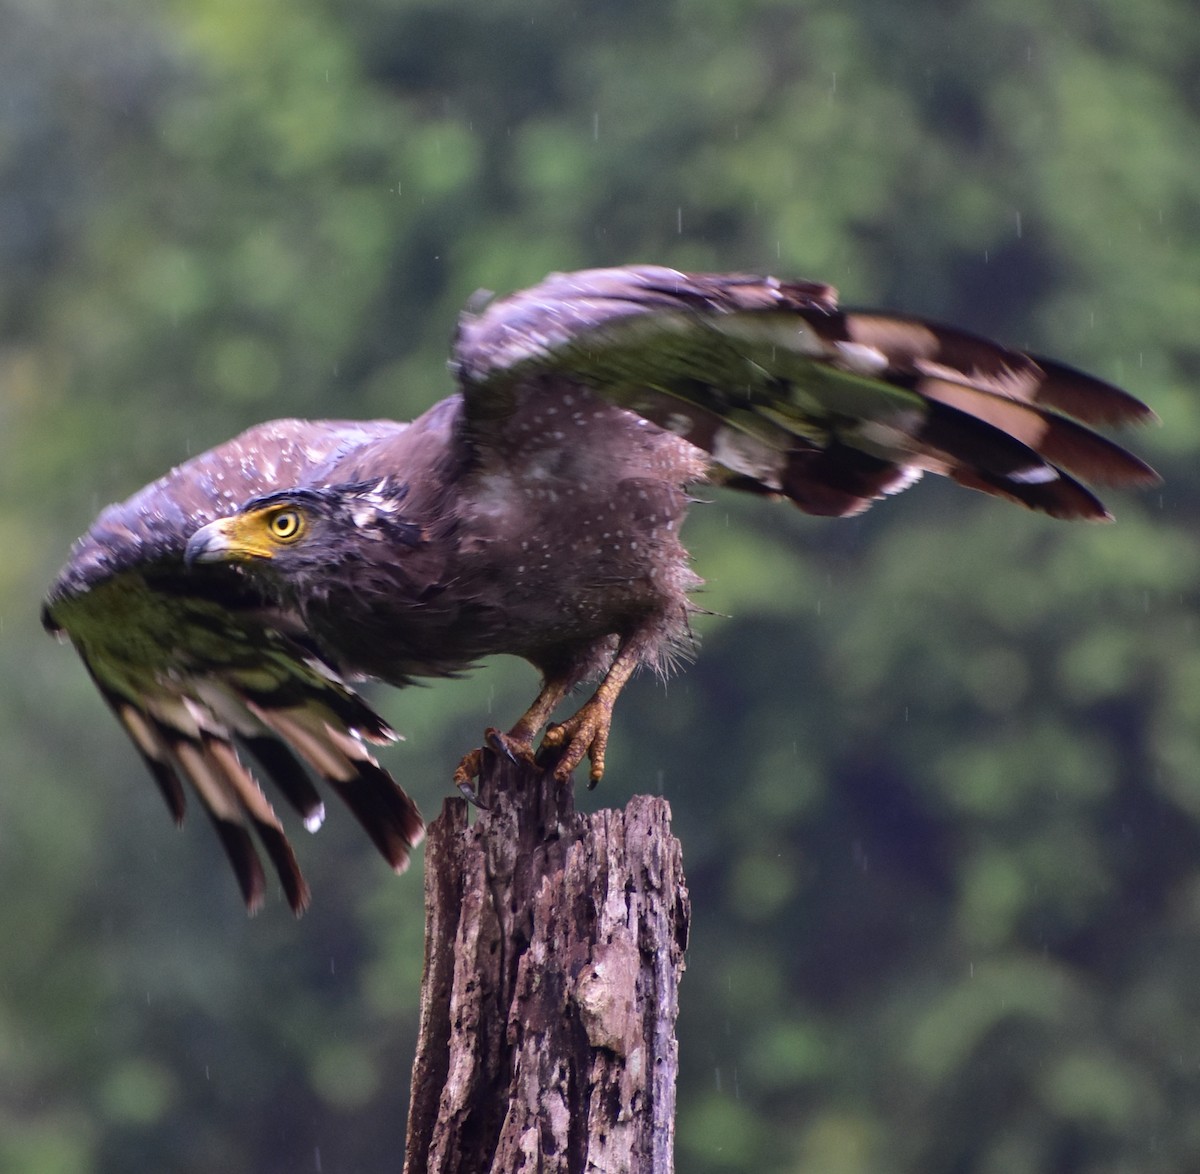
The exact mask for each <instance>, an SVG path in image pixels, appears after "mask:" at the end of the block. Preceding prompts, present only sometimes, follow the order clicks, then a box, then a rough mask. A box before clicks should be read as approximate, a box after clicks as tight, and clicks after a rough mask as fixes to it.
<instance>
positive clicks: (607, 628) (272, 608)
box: [44, 266, 1156, 912]
mask: <svg viewBox="0 0 1200 1174" xmlns="http://www.w3.org/2000/svg"><path fill="white" fill-rule="evenodd" d="M452 370H453V372H454V375H455V376H456V378H457V381H458V389H457V391H456V392H455V393H454V394H453V395H451V396H450V398H448V399H445V400H443V401H442V402H441V403H438V404H435V405H434V406H433V407H431V408H430V409H429V410H428V411H427V412H426V413H425V414H424V415H422V416H420V417H419V418H418V419H416V420H414V421H413V422H412V423H411V424H402V423H396V422H393V421H390V420H371V421H362V422H350V421H341V420H314V421H308V420H276V421H273V422H271V423H266V424H260V425H258V426H257V427H254V428H251V429H250V430H249V431H247V432H244V433H243V434H242V435H241V436H238V437H236V438H235V439H233V440H230V441H228V442H227V443H225V444H222V445H219V446H218V447H216V448H214V449H212V450H210V451H209V452H206V453H203V454H201V455H200V456H197V457H194V458H192V459H191V460H189V461H186V462H185V463H183V464H182V465H180V466H179V467H178V468H176V469H173V470H172V471H171V472H170V473H168V474H167V475H166V476H165V477H163V478H161V479H160V480H158V481H155V482H154V483H153V484H152V485H148V486H146V487H145V488H144V489H142V490H141V491H140V492H138V493H135V494H134V495H133V496H132V497H131V498H129V500H128V501H125V502H122V503H120V504H118V505H112V506H109V507H108V508H107V509H105V510H104V511H103V512H102V513H101V514H100V516H99V517H98V518H97V519H96V521H95V522H94V523H93V525H92V527H91V529H90V530H89V531H88V532H87V533H86V534H85V535H84V536H83V537H82V538H81V539H79V541H78V542H77V543H76V544H75V546H74V548H73V550H72V552H71V556H70V560H69V561H68V563H67V565H66V566H65V568H64V569H63V570H62V572H61V573H60V575H59V577H58V579H57V580H56V581H55V583H54V585H53V587H52V588H51V590H50V594H49V597H48V599H47V602H46V605H45V610H44V622H45V625H46V627H47V628H48V629H50V630H51V631H53V632H57V633H63V634H65V635H66V636H67V637H69V638H70V640H71V641H72V642H73V643H74V645H75V647H76V648H77V649H78V651H79V654H80V656H81V657H82V658H83V661H84V664H85V665H86V666H87V669H88V672H89V673H90V674H91V676H92V678H93V679H94V680H95V682H96V685H97V686H98V687H99V689H100V692H101V693H102V694H103V695H104V698H105V700H106V701H107V702H108V704H109V705H110V706H111V708H112V710H113V712H114V713H115V715H116V717H117V719H118V721H119V722H120V723H121V725H122V726H124V728H125V730H126V731H127V732H128V734H129V735H130V737H131V738H132V740H133V743H134V745H135V746H136V747H137V749H138V751H139V752H140V754H141V756H142V758H144V759H145V762H146V765H147V766H148V767H149V769H150V773H151V774H152V775H153V777H154V779H155V781H156V782H157V784H158V786H159V788H160V789H161V791H162V793H163V795H164V796H165V798H166V800H167V804H168V806H169V807H170V809H171V812H172V814H173V815H174V816H175V818H176V819H177V820H181V819H182V817H183V813H184V805H185V800H184V786H183V781H184V780H186V781H187V782H188V783H189V784H190V785H191V786H192V787H193V788H194V790H195V792H196V793H197V795H198V796H199V799H200V801H201V803H202V805H203V806H204V808H205V809H206V811H207V812H208V814H209V816H210V817H211V818H212V820H213V823H214V825H215V827H216V829H217V832H218V833H219V835H220V838H221V841H222V843H223V845H224V847H225V850H226V852H227V854H228V856H229V858H230V860H231V862H232V864H233V868H234V871H235V873H236V875H237V879H238V882H239V884H240V886H241V890H242V894H243V896H244V898H245V901H246V904H247V905H248V906H249V907H250V908H251V909H254V908H255V907H256V906H258V905H259V904H260V903H261V900H262V894H263V889H264V883H265V882H264V874H263V869H262V865H261V863H260V861H259V858H258V855H257V852H256V850H255V847H254V845H253V842H252V839H251V835H250V829H253V831H254V833H255V834H256V835H257V836H258V838H259V840H260V841H261V843H262V846H263V847H264V848H265V850H266V852H267V854H268V856H269V857H270V859H271V861H272V863H273V864H274V866H275V869H276V871H277V873H278V874H279V878H280V881H281V883H282V885H283V888H284V890H285V892H286V895H287V899H288V901H289V903H290V904H291V906H292V908H293V909H294V910H296V911H297V912H299V911H300V910H301V909H303V908H304V906H305V905H306V904H307V903H308V900H309V891H308V887H307V885H306V884H305V881H304V878H303V877H302V875H301V873H300V869H299V867H298V865H297V863H296V858H295V855H294V854H293V851H292V847H291V844H290V843H289V841H288V838H287V836H286V834H285V832H284V829H283V826H282V824H281V823H280V821H279V818H278V817H277V815H276V814H275V811H274V810H273V808H272V806H271V804H270V802H269V801H268V800H267V798H266V796H265V795H264V793H263V791H262V790H261V788H260V786H259V783H258V780H257V778H256V775H255V771H258V772H259V773H260V774H262V775H264V776H265V777H268V778H270V779H271V780H272V781H273V782H274V783H275V785H276V786H277V787H278V789H279V791H280V792H281V794H282V795H283V796H284V798H285V799H286V800H287V801H288V803H289V804H290V805H291V806H292V807H294V808H295V809H296V810H297V812H298V813H299V815H300V817H301V818H302V819H303V820H304V822H305V824H306V825H307V826H308V827H309V828H310V830H311V829H315V828H316V827H317V826H319V824H320V822H321V820H322V818H323V816H324V808H323V805H322V802H321V798H320V795H319V793H318V792H317V790H316V787H315V785H314V782H313V779H314V777H315V778H316V779H320V780H323V781H324V782H325V783H326V784H328V785H329V786H330V787H331V788H332V790H333V791H334V792H335V793H337V794H338V795H339V796H340V797H341V798H342V799H343V800H344V801H345V802H346V803H347V804H348V805H349V807H350V809H351V810H352V811H353V813H354V815H355V816H356V817H357V818H358V819H359V821H360V822H361V823H362V825H363V827H364V828H365V829H366V831H367V833H368V834H369V835H370V836H371V838H372V840H373V841H374V842H375V844H376V845H377V846H378V848H379V850H380V851H381V852H382V853H383V855H384V857H385V858H386V859H387V860H388V862H389V863H390V864H391V865H392V866H393V867H394V868H396V869H397V870H399V869H401V868H403V867H404V865H405V864H406V862H407V859H408V853H409V849H410V848H411V847H412V846H413V845H414V844H416V843H417V842H419V840H420V838H421V835H422V828H423V825H422V822H421V817H420V815H419V814H418V812H417V810H416V808H415V806H414V805H413V803H412V801H411V800H410V799H409V798H408V796H407V795H406V794H405V793H404V792H403V791H402V790H401V789H400V788H399V787H398V786H397V785H396V784H395V783H394V782H393V781H392V779H391V777H390V776H389V774H388V773H387V772H386V771H385V770H383V768H382V767H380V766H379V765H378V764H377V762H376V761H375V759H374V758H373V757H372V755H371V753H370V750H369V749H368V745H369V744H370V743H382V742H386V741H388V740H389V739H391V738H393V737H394V735H393V732H392V730H391V729H390V728H389V727H388V725H387V723H385V722H384V721H383V720H382V719H381V718H380V717H378V716H377V715H376V714H375V713H374V712H373V711H372V710H371V708H370V707H369V706H368V705H367V704H366V703H365V702H364V701H363V700H362V698H361V697H359V695H358V694H357V693H356V692H355V691H354V689H353V687H352V684H351V682H353V681H356V680H361V679H371V678H374V679H377V680H382V681H387V682H390V683H391V684H394V685H404V684H406V683H409V682H411V681H412V680H413V679H415V678H419V677H437V676H446V675H449V674H453V673H457V672H459V671H461V670H463V669H465V668H468V667H469V666H471V665H473V664H474V663H475V662H477V661H479V660H480V659H481V658H483V657H486V656H490V655H492V654H494V653H511V654H515V655H517V656H521V657H523V658H525V659H526V660H528V661H529V662H530V663H532V664H533V665H534V666H535V667H536V668H537V669H538V670H539V671H540V672H541V674H542V677H543V681H544V683H543V687H542V689H541V691H540V693H539V694H538V696H537V698H536V699H535V700H534V702H533V704H532V705H531V706H530V708H529V709H528V711H527V712H526V713H525V714H524V715H523V716H521V717H520V718H519V719H518V720H517V722H516V724H515V725H514V726H513V727H512V728H511V729H510V730H509V731H508V733H507V734H500V733H498V732H495V731H491V732H489V740H490V742H491V744H492V745H493V746H495V747H498V748H500V749H502V750H505V751H507V752H508V753H510V754H512V755H517V756H522V757H529V756H531V755H532V754H533V745H534V742H535V739H536V738H537V736H538V734H539V732H541V731H542V730H543V729H545V733H544V734H543V739H542V746H543V748H548V749H546V754H547V758H546V759H545V761H548V762H549V763H550V767H549V768H550V769H552V770H554V771H555V773H556V775H557V776H558V777H559V778H560V779H563V780H566V779H567V778H568V776H569V775H570V774H571V772H572V771H573V770H574V768H575V767H576V766H577V765H579V763H580V762H581V761H582V760H583V759H584V758H585V757H586V758H588V759H589V761H590V768H591V779H592V781H593V782H595V781H596V780H598V779H599V778H600V775H601V773H602V772H603V769H604V751H605V744H606V741H607V738H608V731H609V724H610V721H611V717H612V708H613V703H614V701H615V700H616V697H617V695H618V694H619V693H620V691H621V688H622V687H623V686H624V684H625V682H626V681H627V680H628V679H629V676H630V674H631V673H632V672H633V671H634V670H635V669H636V668H638V667H639V666H640V665H646V664H649V665H652V666H655V667H659V668H662V667H664V666H666V665H667V664H668V663H669V662H670V661H671V659H672V657H673V655H674V654H676V653H678V652H680V651H685V650H686V649H687V648H688V646H689V643H690V634H689V623H688V620H689V614H690V613H691V611H692V609H693V605H692V604H691V603H690V602H689V592H691V591H692V590H693V589H694V588H695V587H696V586H697V584H698V583H699V579H698V578H697V576H696V575H695V574H693V572H692V570H691V569H690V566H689V562H688V555H687V552H686V551H685V549H684V547H683V545H682V543H681V541H680V536H679V527H680V524H681V522H682V520H683V516H684V513H685V512H686V509H687V505H688V501H689V498H688V488H689V486H692V485H695V484H696V483H703V482H707V483H711V484H717V485H723V486H729V487H733V488H736V489H742V490H748V491H751V492H754V493H758V494H763V495H766V496H770V497H781V498H788V499H790V500H791V501H793V502H794V503H795V504H796V505H797V506H799V507H800V509H802V510H804V511H806V512H807V513H811V514H823V515H830V516H835V517H844V516H846V515H850V514H855V513H858V512H859V511H861V510H864V509H866V508H867V507H868V506H869V505H870V504H871V503H872V502H873V501H874V500H875V499H876V498H879V497H882V496H884V495H886V494H889V493H895V492H897V491H898V490H901V489H904V488H906V487H907V486H909V485H910V484H912V482H913V481H915V480H916V479H917V478H918V477H919V476H920V475H921V473H923V472H926V471H930V472H934V473H940V474H943V475H944V476H947V477H950V478H952V479H953V480H955V481H957V482H959V483H960V484H962V485H967V486H970V487H971V488H973V489H980V490H983V491H984V492H985V493H990V494H993V495H995V496H997V497H1003V498H1008V499H1009V500H1010V501H1015V502H1018V503H1020V504H1022V505H1025V506H1028V507H1030V508H1031V509H1035V510H1041V511H1043V512H1045V513H1048V514H1052V515H1053V516H1055V517H1058V518H1067V519H1075V518H1081V519H1089V518H1091V519H1103V518H1107V517H1108V516H1109V515H1108V513H1107V511H1106V510H1105V508H1104V506H1103V505H1102V504H1101V503H1100V501H1099V500H1098V499H1097V498H1096V497H1095V496H1094V495H1093V494H1092V493H1091V492H1090V491H1089V490H1088V489H1086V488H1085V487H1084V484H1083V483H1084V482H1090V483H1092V484H1104V485H1125V486H1144V485H1148V484H1151V483H1153V482H1154V481H1155V479H1156V478H1155V474H1154V472H1153V471H1152V470H1151V469H1150V468H1149V467H1148V466H1147V465H1146V464H1145V463H1143V462H1142V461H1140V460H1139V459H1138V458H1137V457H1135V456H1132V455H1131V454H1130V453H1128V452H1126V451H1125V450H1124V449H1123V448H1121V447H1119V446H1118V445H1116V444H1114V443H1113V442H1112V441H1110V440H1106V439H1104V438H1103V437H1101V436H1100V435H1098V434H1097V433H1096V432H1094V431H1092V430H1091V427H1090V426H1092V425H1118V424H1125V423H1129V422H1133V421H1139V420H1143V419H1146V418H1147V417H1149V416H1150V415H1151V413H1150V411H1149V409H1148V408H1146V407H1145V405H1143V404H1142V403H1140V402H1139V401H1138V400H1136V399H1134V398H1133V397H1132V396H1130V395H1128V394H1127V393H1125V392H1124V391H1121V390H1119V389H1118V388H1116V387H1113V386H1111V385H1110V384H1107V383H1104V382H1101V381H1100V380H1097V379H1093V378H1091V377H1089V376H1087V375H1084V374H1081V373H1080V372H1078V371H1075V370H1072V369H1071V368H1069V367H1065V366H1063V365H1061V364H1058V363H1053V362H1047V361H1045V360H1043V359H1039V358H1033V357H1031V356H1029V355H1026V354H1023V353H1021V352H1019V351H1013V350H1008V349H1005V348H1004V347H1001V346H998V345H996V344H995V343H991V342H988V341H985V340H983V339H980V338H976V337H974V336H972V335H969V334H966V333H964V332H962V331H958V330H953V329H949V328H946V327H943V326H938V325H934V324H932V323H929V322H924V321H921V320H919V319H915V318H907V317H903V316H899V315H895V314H888V313H870V312H852V311H847V310H842V309H840V308H839V307H838V303H837V297H836V293H835V291H834V290H833V289H832V288H831V287H830V286H827V285H822V284H819V283H815V282H807V281H780V280H776V279H774V278H769V277H755V276H742V275H728V274H686V273H679V272H676V271H674V270H671V269H665V268H659V267H652V266H644V267H629V268H619V269H601V270H593V271H589V272H582V273H568V274H556V275H554V276H551V277H549V278H547V279H546V280H545V281H544V282H542V284H540V285H538V286H536V287H535V288H533V289H530V290H526V291H524V292H521V293H517V294H514V295H512V296H510V297H507V298H503V299H501V300H499V301H495V302H493V303H492V304H491V305H490V306H487V307H486V308H478V307H476V308H474V309H473V310H472V311H470V312H468V313H466V314H464V316H463V317H462V320H461V322H460V325H459V330H458V335H457V339H456V342H455V346H454V354H453V360H452ZM589 678H599V685H598V687H597V688H596V691H595V693H594V695H593V696H592V697H591V698H590V699H589V700H588V701H587V702H586V703H584V704H583V706H582V707H581V708H580V709H579V710H578V712H576V713H575V715H574V716H573V717H569V718H567V719H566V720H565V721H563V722H561V723H558V724H550V725H549V726H547V723H548V722H549V721H550V718H551V715H552V714H553V711H554V710H555V708H556V706H557V705H558V703H559V702H560V701H561V700H562V699H563V698H564V696H565V695H566V694H567V693H568V692H569V691H570V690H571V689H573V688H574V687H575V686H576V685H578V684H579V683H580V682H582V681H585V680H587V679H589ZM244 752H245V753H248V755H249V757H248V758H247V757H244ZM479 753H480V752H479V751H474V752H472V753H471V754H468V755H467V756H466V757H465V758H464V759H463V761H462V762H461V763H460V764H459V767H458V770H457V771H456V775H455V778H456V781H457V782H458V783H459V784H460V785H463V786H468V785H469V784H470V781H471V779H472V778H473V777H474V775H475V774H476V773H477V771H478V769H479V765H480V760H479ZM251 760H253V762H254V764H255V765H254V767H253V768H252V767H251V765H250V761H251Z"/></svg>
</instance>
